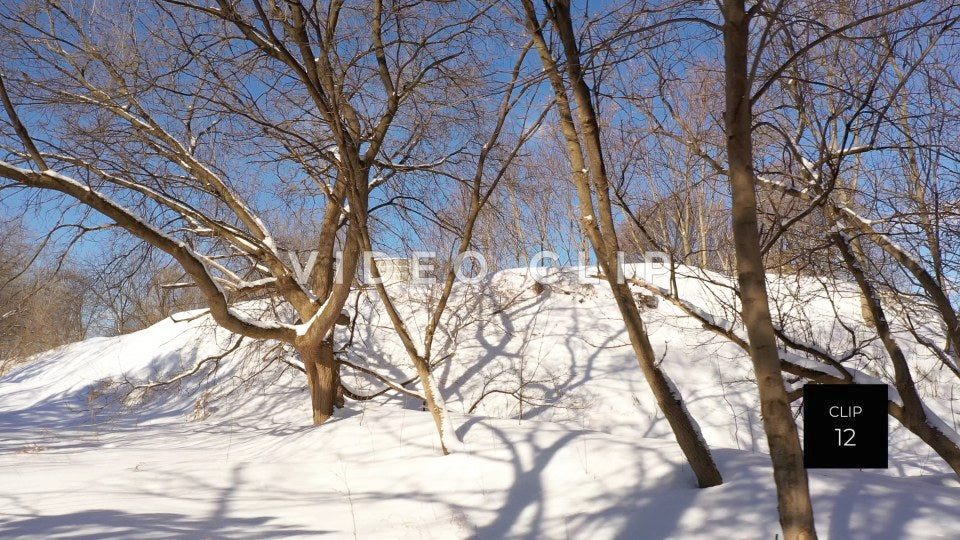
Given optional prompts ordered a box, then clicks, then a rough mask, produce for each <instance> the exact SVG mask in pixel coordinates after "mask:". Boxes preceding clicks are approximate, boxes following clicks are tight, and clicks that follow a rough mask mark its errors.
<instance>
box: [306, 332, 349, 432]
mask: <svg viewBox="0 0 960 540" xmlns="http://www.w3.org/2000/svg"><path fill="white" fill-rule="evenodd" d="M297 351H298V352H299V353H300V357H301V358H303V367H304V369H305V370H306V372H307V384H308V385H309V387H310V408H311V410H312V411H313V424H314V425H315V426H318V425H320V424H322V423H324V422H326V421H327V420H329V419H330V417H332V416H333V408H334V405H335V404H336V401H337V394H338V393H339V392H341V389H340V368H339V366H338V365H337V362H336V360H335V359H334V357H333V347H332V343H331V342H329V341H323V342H320V343H317V344H304V345H300V346H298V347H297ZM341 404H342V397H341Z"/></svg>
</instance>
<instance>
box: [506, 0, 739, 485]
mask: <svg viewBox="0 0 960 540" xmlns="http://www.w3.org/2000/svg"><path fill="white" fill-rule="evenodd" d="M523 5H524V11H525V12H526V15H527V28H528V31H529V32H530V34H531V36H532V37H533V38H534V43H535V45H536V48H537V51H538V53H539V55H540V59H541V61H542V63H543V67H544V70H545V71H547V73H548V75H549V77H550V80H551V84H552V87H553V90H554V95H555V96H556V98H557V111H558V115H559V117H560V128H561V131H562V132H563V136H564V139H565V141H566V146H567V154H568V158H569V160H570V165H571V168H572V176H573V184H574V186H575V187H576V189H577V194H578V197H579V202H580V217H581V222H582V224H583V229H584V232H585V233H586V236H587V238H589V240H590V244H591V246H592V247H593V250H594V252H595V253H596V255H597V261H598V262H599V263H600V267H601V269H602V270H603V273H604V275H605V277H606V280H607V283H608V284H609V286H610V289H611V291H612V293H613V296H614V298H615V299H616V301H617V307H618V308H619V310H620V314H621V316H622V317H623V322H624V325H625V326H626V328H627V334H628V335H629V337H630V343H631V345H632V346H633V350H634V353H635V354H636V357H637V362H638V363H639V364H640V368H641V371H643V374H644V376H645V378H646V379H647V384H648V385H649V386H650V389H651V391H652V392H653V395H654V398H655V399H656V400H657V405H658V406H659V407H660V410H661V411H663V414H664V416H665V417H666V419H667V422H668V423H669V424H670V427H671V429H672V430H673V432H674V436H675V437H676V438H677V443H678V444H679V445H680V449H681V450H682V451H683V453H684V456H685V457H686V458H687V462H688V463H689V464H690V468H691V469H692V470H693V472H694V474H695V475H696V477H697V484H698V485H699V486H700V487H711V486H716V485H719V484H721V483H722V482H723V478H722V477H721V475H720V470H719V469H718V468H717V465H716V463H715V462H714V461H713V456H711V454H710V449H709V448H708V447H707V444H706V441H704V440H703V438H702V436H701V434H700V431H699V429H697V426H696V424H695V423H694V421H693V418H692V417H691V416H690V414H689V412H688V411H687V410H686V408H685V407H684V406H683V401H682V397H681V396H680V393H679V391H678V390H677V389H676V387H674V386H673V384H672V383H670V381H669V379H668V378H667V376H666V374H665V373H663V371H661V370H660V368H659V367H658V366H657V364H656V357H655V356H654V353H653V347H652V346H651V345H650V339H649V337H648V336H647V332H646V329H645V328H644V325H643V320H642V318H641V317H640V310H639V309H638V308H637V304H636V300H635V299H634V297H633V294H632V292H631V291H630V288H629V286H628V285H626V284H625V283H624V281H623V279H622V276H620V272H621V271H622V268H621V267H620V264H619V261H618V260H617V253H618V252H619V250H620V246H619V241H618V240H617V233H616V225H615V222H614V218H613V211H612V205H611V202H610V184H609V179H608V177H607V171H606V167H605V164H604V160H603V147H602V144H601V141H600V124H599V122H598V120H597V115H596V110H595V109H594V107H593V102H592V99H591V91H590V88H589V87H588V86H587V83H586V81H585V80H584V78H583V71H582V68H581V65H580V51H579V46H578V44H577V38H576V35H575V33H574V30H573V22H572V20H571V18H570V3H569V2H568V1H566V0H557V2H555V3H554V5H553V10H552V16H553V22H554V24H555V25H556V28H557V32H558V34H559V36H560V40H561V42H562V44H563V49H564V51H563V54H564V59H565V60H566V68H567V74H568V76H569V78H570V87H571V91H572V94H573V98H574V100H575V103H576V111H577V117H576V119H575V118H574V115H573V110H572V107H571V104H570V100H569V98H568V95H567V91H568V90H567V87H566V85H565V83H564V81H563V77H562V75H561V73H560V68H559V67H558V65H557V62H556V60H555V59H554V56H553V53H552V52H551V51H550V48H549V46H548V45H547V43H546V40H545V39H544V37H543V34H542V30H541V27H540V24H539V21H538V20H537V15H536V11H535V8H534V6H533V3H532V1H530V0H524V2H523ZM581 136H582V138H583V143H582V144H581ZM584 154H586V156H587V159H588V161H589V169H588V168H587V163H586V162H585V161H584ZM588 173H589V175H588ZM594 197H596V200H597V205H596V210H599V213H598V212H596V211H595V209H594V205H593V199H594Z"/></svg>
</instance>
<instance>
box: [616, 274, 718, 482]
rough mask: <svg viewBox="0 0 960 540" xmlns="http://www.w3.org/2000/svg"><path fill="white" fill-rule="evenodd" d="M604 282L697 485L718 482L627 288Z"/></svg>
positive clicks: (713, 468) (697, 434)
mask: <svg viewBox="0 0 960 540" xmlns="http://www.w3.org/2000/svg"><path fill="white" fill-rule="evenodd" d="M607 282H608V283H609V284H610V289H611V290H612V291H613V297H614V298H615V299H616V301H617V306H618V307H619V308H620V314H621V315H622V316H623V322H624V325H625V326H626V327H627V334H628V335H629V336H630V343H631V344H632V345H633V350H634V353H635V354H636V357H637V362H638V363H639V364H640V370H641V371H642V372H643V376H644V378H645V379H646V380H647V384H648V385H649V386H650V390H651V391H652V392H653V396H654V398H655V399H656V400H657V406H658V407H660V410H661V411H663V415H664V417H665V418H666V419H667V423H668V424H670V428H671V430H672V431H673V434H674V436H675V437H676V438H677V444H679V445H680V449H681V450H682V451H683V455H684V456H685V457H686V458H687V462H688V463H690V468H691V469H692V470H693V472H694V474H695V475H696V477H697V485H698V486H699V487H702V488H706V487H712V486H718V485H720V484H722V483H723V477H722V476H721V475H720V470H719V469H718V468H717V465H716V463H715V462H714V461H713V456H712V455H711V454H710V450H709V448H708V447H707V443H706V441H705V440H704V439H703V436H702V434H701V433H700V430H699V428H698V427H697V425H696V424H695V423H694V420H693V418H692V417H691V416H690V413H689V412H688V411H687V409H686V407H685V406H684V404H683V398H682V397H681V395H680V392H679V391H678V390H677V389H676V387H675V386H674V385H673V383H672V382H671V381H670V379H669V378H668V377H667V375H666V374H665V373H664V372H663V370H661V369H660V368H659V367H658V366H657V363H656V356H655V355H654V353H653V346H651V345H650V338H649V336H648V335H647V332H646V329H645V328H644V326H643V320H642V319H641V318H640V311H639V310H638V309H637V305H636V302H635V301H634V300H633V296H632V294H631V292H630V288H629V287H628V286H627V285H624V284H617V283H614V282H613V281H612V280H611V276H610V275H609V273H607Z"/></svg>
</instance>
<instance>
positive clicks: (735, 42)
mask: <svg viewBox="0 0 960 540" xmlns="http://www.w3.org/2000/svg"><path fill="white" fill-rule="evenodd" d="M723 16H724V25H723V38H724V39H723V41H724V62H725V71H726V114H725V117H724V123H725V127H726V134H727V159H728V160H729V176H730V186H731V190H732V193H733V208H732V218H733V240H734V245H735V248H736V249H735V252H736V257H737V279H738V282H739V285H740V295H741V301H742V314H743V323H744V325H745V326H746V329H747V336H748V338H749V341H750V358H751V360H752V361H753V370H754V373H755V375H756V378H757V387H758V389H759V392H760V412H761V415H762V417H763V427H764V431H765V432H766V434H767V444H768V445H769V447H770V459H771V461H772V462H773V477H774V480H775V482H776V486H777V503H778V509H779V511H780V525H781V527H782V528H783V534H784V538H786V539H787V540H794V539H813V538H816V535H817V532H816V529H815V528H814V522H813V506H812V504H811V503H810V490H809V487H808V485H807V471H806V469H804V467H803V451H802V449H801V447H800V437H799V435H798V434H797V425H796V423H795V422H794V420H793V415H792V411H791V408H790V398H789V397H788V395H787V391H786V389H785V388H784V384H783V375H782V374H781V373H780V355H779V353H778V351H777V338H776V334H775V331H774V328H773V320H772V318H771V316H770V306H769V303H768V302H769V300H768V298H767V286H766V270H765V268H764V265H763V254H762V252H761V250H760V231H759V227H758V225H757V194H756V191H755V185H754V184H755V182H754V175H753V137H752V129H753V113H752V108H751V91H750V83H749V75H748V73H749V71H748V61H747V58H748V52H749V36H750V17H749V16H748V15H747V13H746V11H745V9H744V2H743V0H725V1H724V6H723Z"/></svg>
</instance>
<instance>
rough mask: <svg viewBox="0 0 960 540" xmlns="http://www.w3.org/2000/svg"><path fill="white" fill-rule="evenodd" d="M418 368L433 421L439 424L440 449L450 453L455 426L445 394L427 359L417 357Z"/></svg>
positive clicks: (446, 453)
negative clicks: (452, 423)
mask: <svg viewBox="0 0 960 540" xmlns="http://www.w3.org/2000/svg"><path fill="white" fill-rule="evenodd" d="M414 365H415V367H416V368H417V375H418V376H419V377H420V384H421V385H422V386H423V397H424V398H426V400H427V408H428V409H429V410H430V414H431V415H432V416H433V423H434V424H436V426H437V433H438V434H439V436H440V451H441V452H443V455H445V456H446V455H448V454H449V453H450V445H449V441H450V439H449V437H450V434H451V433H453V426H452V425H451V423H450V417H449V416H448V415H447V407H446V404H445V403H444V400H443V396H442V395H440V388H439V387H437V384H436V380H435V379H434V378H433V373H431V371H430V366H429V365H428V364H427V362H426V360H424V359H423V358H420V357H417V358H415V360H414Z"/></svg>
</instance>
